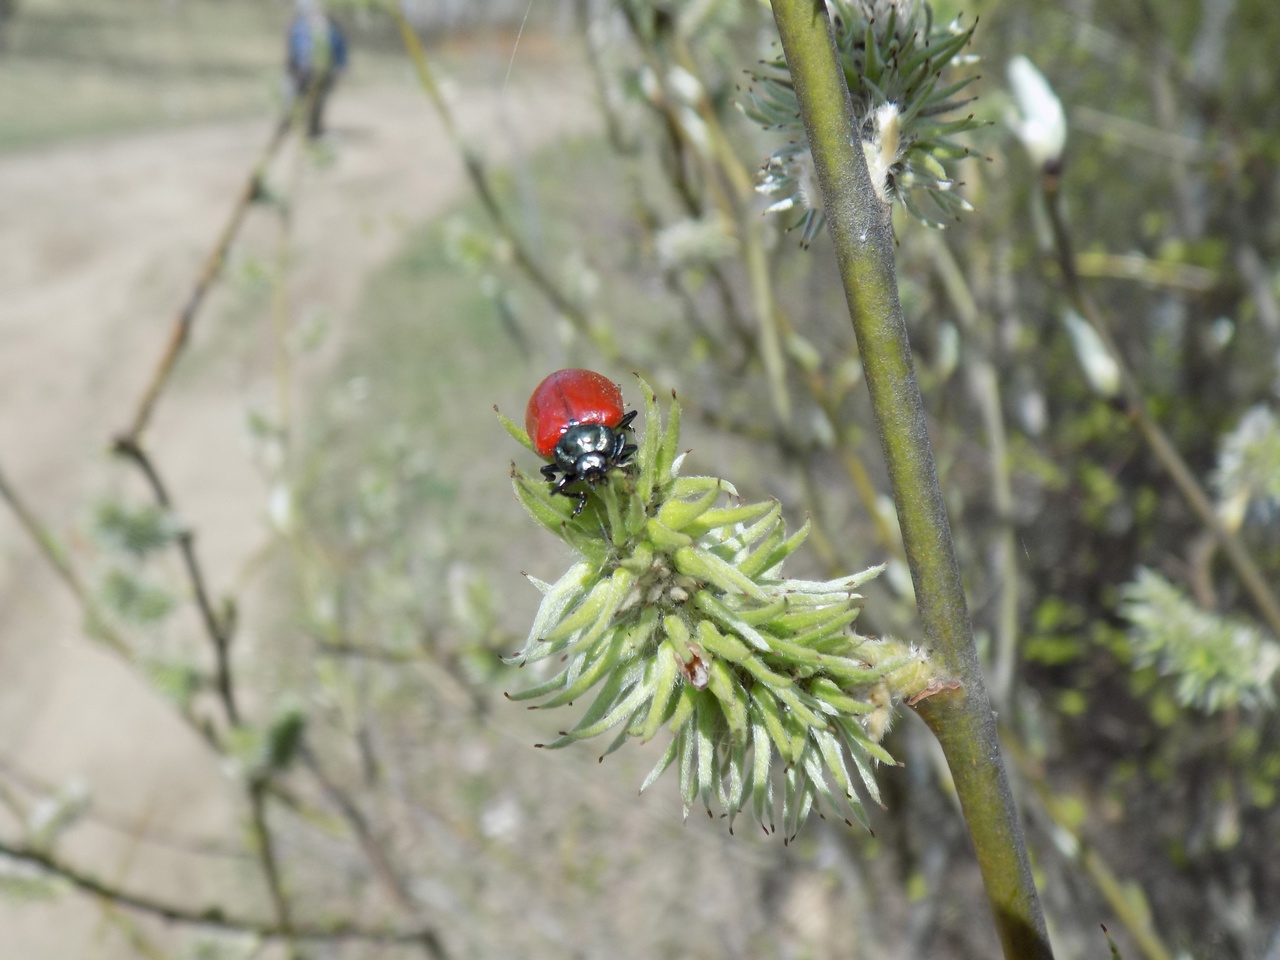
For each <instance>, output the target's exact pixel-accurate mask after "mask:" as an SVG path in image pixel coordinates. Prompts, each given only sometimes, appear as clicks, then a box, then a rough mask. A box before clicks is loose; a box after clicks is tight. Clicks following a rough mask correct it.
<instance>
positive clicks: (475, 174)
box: [384, 2, 605, 347]
mask: <svg viewBox="0 0 1280 960" xmlns="http://www.w3.org/2000/svg"><path fill="white" fill-rule="evenodd" d="M384 9H385V10H386V11H387V13H388V14H389V15H390V16H391V19H393V20H394V21H395V23H396V27H397V28H398V29H399V31H400V39H401V42H402V43H403V44H404V49H405V52H406V53H407V54H408V55H409V60H410V62H411V63H412V64H413V69H414V71H415V72H416V73H417V75H418V82H419V84H421V86H422V89H423V90H424V91H425V92H426V94H427V97H428V99H430V100H431V105H432V106H433V107H435V109H436V114H437V116H439V118H440V123H441V124H442V125H443V126H444V130H445V134H446V135H447V136H448V137H449V140H450V142H451V143H453V145H454V147H456V148H457V150H458V153H459V155H460V156H461V157H462V163H463V166H464V168H465V169H466V172H467V178H468V179H469V180H470V181H471V186H472V188H473V189H474V190H475V192H476V195H477V196H478V197H479V198H480V203H481V205H483V207H484V209H485V212H486V213H487V214H488V215H489V219H490V220H492V221H493V225H494V226H495V227H496V228H497V229H498V232H499V233H501V234H502V236H503V238H504V239H506V240H507V242H508V243H510V244H511V256H512V258H513V259H514V260H515V263H516V265H517V266H518V267H519V268H520V269H521V270H522V271H523V272H524V275H525V276H526V277H527V278H528V280H529V282H530V283H532V284H533V285H534V287H536V288H537V289H538V291H539V292H540V293H541V294H542V295H543V296H544V297H546V299H547V300H548V302H550V304H551V305H552V306H553V307H554V308H555V309H556V310H557V311H558V312H559V313H560V314H561V315H562V316H564V318H565V319H566V320H568V321H569V322H570V323H571V324H573V326H574V327H575V328H576V329H577V330H578V332H579V333H582V334H584V335H588V336H589V335H590V334H591V328H592V323H591V318H590V317H589V316H588V315H587V313H586V311H584V310H583V309H582V308H581V307H580V306H578V305H577V304H575V303H574V302H573V300H572V299H571V298H570V297H569V296H568V294H566V293H565V292H564V291H563V290H561V289H560V287H559V286H558V285H557V284H556V282H555V281H554V280H552V279H551V275H550V273H548V272H547V270H546V268H545V267H543V265H542V263H541V262H540V260H539V259H538V257H537V256H535V254H534V253H533V251H532V250H531V249H530V248H529V244H528V243H527V242H526V241H525V239H524V238H523V237H522V236H521V235H520V234H519V233H518V232H517V231H516V230H515V228H514V227H513V226H512V225H511V221H510V220H508V219H507V215H506V212H505V211H504V210H503V209H502V205H501V204H500V203H498V198H497V195H496V194H495V193H494V190H493V184H492V183H491V182H490V180H489V175H488V173H487V172H486V171H485V168H484V164H483V162H482V161H481V160H480V158H479V157H478V156H476V154H475V152H474V151H472V150H469V149H467V147H466V146H465V145H464V144H463V142H462V138H461V136H460V135H459V133H458V125H457V124H456V123H455V122H454V119H453V112H452V111H451V110H450V109H449V105H448V104H447V103H446V102H445V99H444V96H443V94H442V93H441V92H440V86H439V84H437V83H436V79H435V74H434V73H432V71H431V64H430V63H429V62H428V60H427V53H426V51H425V50H424V49H423V48H422V42H421V41H420V40H419V39H418V35H417V34H416V33H415V32H414V29H413V25H412V24H411V23H410V22H409V20H408V18H407V17H406V16H405V15H404V12H403V11H402V10H401V9H400V4H399V3H393V2H386V3H384ZM600 346H602V347H604V346H605V345H604V344H600Z"/></svg>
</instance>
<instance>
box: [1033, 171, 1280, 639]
mask: <svg viewBox="0 0 1280 960" xmlns="http://www.w3.org/2000/svg"><path fill="white" fill-rule="evenodd" d="M1044 192H1045V199H1046V201H1047V202H1046V206H1047V207H1048V210H1049V220H1050V223H1051V224H1052V226H1053V239H1054V246H1055V252H1056V254H1057V259H1058V266H1059V269H1060V270H1061V271H1062V281H1063V285H1064V287H1065V290H1066V294H1067V296H1068V297H1069V298H1070V300H1071V304H1072V306H1073V307H1074V308H1075V310H1076V312H1077V313H1079V314H1080V315H1081V316H1082V317H1084V318H1085V319H1086V320H1088V321H1089V324H1090V326H1092V327H1093V329H1094V330H1095V331H1097V334H1098V336H1099V337H1100V338H1101V339H1102V342H1103V344H1104V345H1105V346H1106V348H1107V352H1108V353H1110V354H1111V356H1112V358H1113V359H1114V360H1115V362H1116V365H1117V366H1118V367H1119V370H1120V385H1121V389H1122V391H1123V393H1124V399H1125V403H1126V405H1127V406H1128V412H1129V416H1130V417H1132V418H1133V422H1134V423H1135V424H1136V425H1137V427H1138V430H1139V431H1140V432H1141V433H1142V437H1143V439H1144V440H1145V441H1146V442H1147V446H1149V447H1150V448H1151V452H1152V454H1153V455H1154V456H1155V458H1156V459H1157V460H1158V461H1159V462H1160V465H1161V466H1162V467H1164V469H1165V470H1166V471H1167V472H1168V474H1169V477H1170V479H1172V480H1173V483H1174V486H1176V487H1177V488H1178V492H1179V493H1180V494H1182V497H1183V499H1184V500H1185V501H1186V502H1187V505H1188V506H1189V507H1190V508H1191V510H1192V512H1193V513H1195V515H1196V517H1197V518H1198V519H1199V520H1200V522H1201V523H1202V524H1204V526H1205V529H1207V530H1208V531H1209V532H1210V533H1212V534H1213V537H1214V539H1215V540H1216V541H1217V542H1218V545H1219V546H1220V547H1221V548H1222V551H1223V553H1225V554H1226V556H1227V560H1228V561H1229V562H1230V564H1231V566H1232V568H1233V569H1234V570H1235V572H1236V576H1237V577H1238V578H1239V579H1240V583H1241V585H1242V586H1243V587H1244V589H1245V591H1246V592H1247V593H1248V594H1249V597H1250V598H1251V599H1252V600H1253V602H1254V605H1255V606H1256V607H1257V609H1258V613H1259V614H1260V615H1261V617H1262V619H1263V620H1264V621H1265V622H1266V624H1267V626H1268V627H1269V628H1270V630H1271V632H1272V633H1273V634H1275V635H1276V636H1278V637H1280V603H1278V602H1277V601H1276V597H1275V594H1274V593H1273V592H1272V590H1271V586H1270V585H1269V584H1268V583H1267V580H1266V578H1265V577H1264V576H1263V575H1262V571H1261V570H1259V569H1258V566H1257V564H1256V563H1254V560H1253V557H1252V556H1250V554H1249V551H1248V550H1247V549H1246V548H1245V546H1244V544H1243V543H1241V542H1240V538H1239V537H1237V536H1236V535H1235V534H1234V533H1232V532H1231V531H1230V530H1228V529H1227V528H1226V526H1225V525H1224V524H1223V523H1222V520H1221V518H1220V517H1219V516H1218V513H1217V511H1216V510H1215V509H1214V507H1213V502H1212V501H1211V500H1210V499H1209V495H1208V494H1207V493H1205V490H1204V487H1202V486H1201V485H1200V482H1199V481H1198V480H1197V479H1196V477H1195V474H1194V473H1192V472H1191V468H1190V467H1188V466H1187V462H1186V461H1185V460H1183V459H1182V455H1181V454H1180V453H1178V450H1177V448H1176V447H1174V445H1173V441H1171V440H1170V439H1169V437H1168V435H1167V434H1166V433H1165V432H1164V430H1163V429H1162V428H1161V426H1160V424H1159V423H1157V422H1156V419H1155V417H1153V416H1152V415H1151V411H1150V410H1149V409H1148V407H1147V402H1146V398H1145V396H1144V395H1143V392H1142V387H1141V385H1140V384H1139V383H1138V379H1137V377H1135V376H1134V374H1133V371H1132V370H1130V368H1129V365H1128V364H1127V363H1125V360H1124V355H1123V354H1122V353H1121V352H1120V349H1119V347H1118V345H1117V344H1116V341H1115V337H1113V336H1112V333H1111V324H1110V323H1109V321H1108V319H1107V317H1106V316H1105V314H1103V312H1102V311H1101V310H1100V309H1099V308H1098V306H1097V304H1096V303H1094V301H1093V298H1092V297H1090V296H1089V295H1088V294H1087V293H1086V292H1085V290H1084V287H1083V285H1082V284H1081V282H1080V274H1079V271H1078V270H1077V268H1076V257H1075V252H1074V246H1073V244H1072V242H1071V232H1070V230H1069V228H1068V227H1067V222H1066V217H1065V215H1064V214H1063V211H1062V195H1061V179H1060V178H1059V177H1058V176H1057V175H1056V174H1046V175H1045V178H1044Z"/></svg>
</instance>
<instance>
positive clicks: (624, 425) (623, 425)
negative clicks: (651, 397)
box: [613, 410, 637, 430]
mask: <svg viewBox="0 0 1280 960" xmlns="http://www.w3.org/2000/svg"><path fill="white" fill-rule="evenodd" d="M636 413H637V411H635V410H632V411H631V412H630V413H628V414H627V415H626V416H625V417H623V418H622V419H621V420H619V421H618V425H617V426H616V427H614V428H613V429H615V430H633V429H635V428H634V427H632V426H631V421H632V420H634V419H635V418H636Z"/></svg>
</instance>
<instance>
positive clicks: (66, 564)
mask: <svg viewBox="0 0 1280 960" xmlns="http://www.w3.org/2000/svg"><path fill="white" fill-rule="evenodd" d="M0 499H3V500H4V501H5V503H7V504H8V505H9V509H10V510H12V511H13V514H14V516H15V517H16V518H17V520H18V524H19V525H20V526H21V527H22V529H23V530H25V531H26V532H27V535H28V536H29V537H31V539H32V540H33V541H34V542H35V545H36V546H37V547H39V549H40V552H41V553H42V554H44V557H45V559H46V560H48V561H49V565H50V566H51V567H53V570H54V572H55V573H56V574H57V575H58V579H60V580H61V581H62V582H63V583H64V584H65V585H66V587H67V589H68V590H70V591H71V593H72V594H73V595H74V596H75V598H76V600H77V602H78V603H79V604H80V608H81V609H82V610H83V611H84V614H85V620H86V621H87V623H88V627H89V631H90V633H92V635H93V636H95V637H97V639H99V640H101V641H102V642H103V643H105V644H106V645H107V646H109V647H110V648H111V649H112V650H114V651H115V652H116V653H118V654H120V655H121V656H122V657H125V658H126V659H132V658H133V651H132V650H130V649H129V645H128V643H126V642H125V640H124V638H123V637H121V636H120V634H118V633H116V631H115V630H114V629H113V628H112V627H111V626H110V625H109V624H108V622H107V619H106V617H105V616H103V614H102V612H101V611H100V610H99V609H98V605H97V603H96V601H95V600H94V598H93V595H92V594H91V593H90V592H89V589H88V588H87V587H86V586H85V585H84V581H83V580H81V579H80V575H79V574H78V573H76V571H75V568H74V567H72V566H71V562H70V561H69V560H68V559H67V554H66V551H65V550H63V548H62V545H61V544H60V543H58V541H57V538H55V537H54V535H53V534H52V533H50V532H49V528H48V527H47V526H45V525H44V523H42V522H41V521H40V518H39V517H37V516H36V515H35V513H33V512H32V510H31V508H30V507H29V506H27V503H26V500H25V499H23V497H22V496H21V494H19V493H18V491H17V488H15V487H14V486H13V484H12V483H11V482H10V481H9V479H8V478H7V477H6V476H5V473H4V470H3V468H0Z"/></svg>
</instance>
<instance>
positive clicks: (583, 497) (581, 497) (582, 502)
mask: <svg viewBox="0 0 1280 960" xmlns="http://www.w3.org/2000/svg"><path fill="white" fill-rule="evenodd" d="M565 496H566V497H573V496H576V497H577V498H578V505H577V506H576V507H574V508H573V515H574V516H575V517H576V516H577V515H578V514H580V513H581V512H582V508H583V507H585V506H586V505H587V491H585V490H579V491H578V492H577V493H576V494H573V493H566V494H565Z"/></svg>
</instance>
